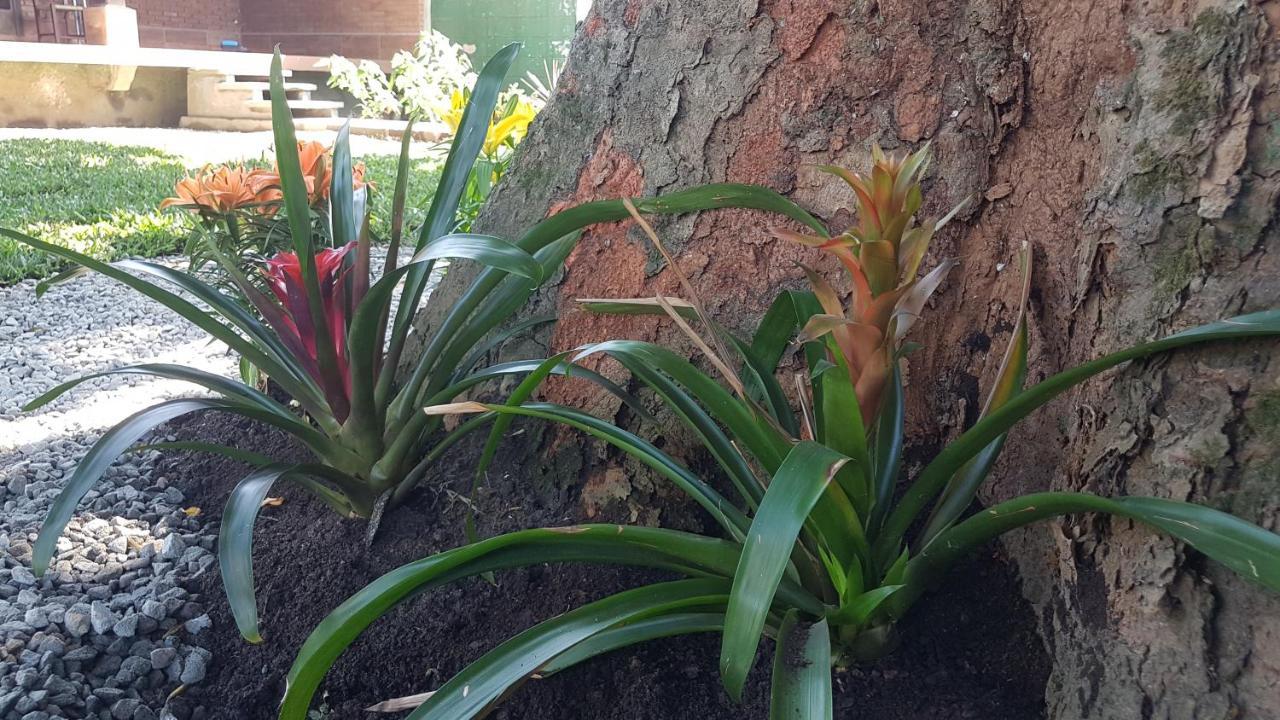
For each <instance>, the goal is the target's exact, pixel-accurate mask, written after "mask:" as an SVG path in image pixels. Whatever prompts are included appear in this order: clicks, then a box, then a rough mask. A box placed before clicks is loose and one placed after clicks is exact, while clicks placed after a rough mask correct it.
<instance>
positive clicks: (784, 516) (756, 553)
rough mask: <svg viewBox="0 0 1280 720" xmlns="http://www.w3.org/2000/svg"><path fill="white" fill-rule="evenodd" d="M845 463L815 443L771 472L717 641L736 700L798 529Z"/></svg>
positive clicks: (726, 679)
mask: <svg viewBox="0 0 1280 720" xmlns="http://www.w3.org/2000/svg"><path fill="white" fill-rule="evenodd" d="M846 462H848V458H846V457H844V456H843V455H840V454H839V453H837V452H835V451H833V450H831V449H829V448H826V447H824V446H822V445H819V444H818V443H815V442H802V443H800V444H798V445H796V446H795V447H794V448H792V450H791V452H790V453H788V455H787V458H786V460H785V461H783V463H782V466H781V467H779V468H778V471H777V472H776V473H775V474H774V476H773V481H772V482H771V483H770V484H769V490H768V491H767V492H766V493H765V495H764V501H763V502H761V503H760V510H759V511H758V512H757V513H756V516H755V518H754V519H753V520H752V521H751V529H750V531H749V532H748V533H747V539H746V540H745V541H744V543H743V553H742V558H741V560H739V562H738V568H737V570H736V571H735V572H734V576H733V591H732V592H731V593H730V596H729V608H728V610H727V611H726V612H725V628H724V637H723V639H722V642H721V646H720V674H721V676H722V679H723V680H724V686H725V689H726V690H728V692H729V695H730V696H731V697H732V698H734V699H735V700H739V701H741V699H742V687H743V685H744V683H745V682H746V679H747V673H748V672H749V671H750V670H751V666H752V665H753V664H754V663H755V658H756V648H757V647H758V646H759V644H760V633H761V631H762V630H763V629H764V624H765V618H766V617H767V616H768V614H769V609H770V607H771V606H772V605H773V598H774V594H775V592H776V591H777V588H778V583H779V582H780V581H781V580H782V574H783V572H784V571H785V570H786V566H787V559H788V557H790V555H791V551H792V548H793V547H794V546H795V544H796V539H797V538H798V537H799V535H800V529H801V528H802V527H803V526H804V522H805V519H806V518H807V517H808V516H809V512H810V511H812V510H813V507H814V505H815V504H817V502H818V499H819V498H820V497H822V495H823V493H825V492H826V490H827V486H828V485H830V484H831V481H832V479H833V478H834V477H835V474H836V472H838V471H839V470H840V468H841V466H843V465H844V464H845V463H846Z"/></svg>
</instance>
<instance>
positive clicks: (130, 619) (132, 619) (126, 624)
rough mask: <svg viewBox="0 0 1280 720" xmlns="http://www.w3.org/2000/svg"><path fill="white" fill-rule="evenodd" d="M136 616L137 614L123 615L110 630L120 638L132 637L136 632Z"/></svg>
mask: <svg viewBox="0 0 1280 720" xmlns="http://www.w3.org/2000/svg"><path fill="white" fill-rule="evenodd" d="M138 618H139V616H138V615H125V616H124V617H122V618H120V622H118V623H116V624H115V626H114V627H112V628H111V632H114V633H115V634H116V635H119V636H120V637H122V638H129V637H133V636H134V635H135V634H137V632H138Z"/></svg>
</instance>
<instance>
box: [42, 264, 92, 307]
mask: <svg viewBox="0 0 1280 720" xmlns="http://www.w3.org/2000/svg"><path fill="white" fill-rule="evenodd" d="M88 272H89V268H86V267H84V266H83V265H75V266H73V267H69V268H67V269H66V270H63V271H62V272H60V273H58V274H57V275H54V276H53V277H50V278H45V279H44V280H41V281H40V282H38V283H36V299H37V300H39V299H40V298H42V297H44V294H45V293H47V292H49V288H51V287H53V286H54V285H61V284H62V283H65V282H69V281H71V280H74V279H75V278H78V277H80V276H81V275H84V274H86V273H88Z"/></svg>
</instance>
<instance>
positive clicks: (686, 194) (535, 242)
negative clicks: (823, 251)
mask: <svg viewBox="0 0 1280 720" xmlns="http://www.w3.org/2000/svg"><path fill="white" fill-rule="evenodd" d="M632 202H633V203H634V205H635V207H636V209H637V210H638V211H639V212H640V213H644V214H655V213H656V214H666V215H680V214H684V213H689V212H697V211H700V210H711V209H715V208H729V207H732V208H752V209H757V210H768V211H772V212H778V213H781V214H783V215H786V216H788V217H791V218H792V219H795V220H798V221H800V222H803V223H805V224H806V225H809V226H810V227H811V228H813V229H814V230H815V231H817V232H819V233H822V234H823V235H824V236H825V233H826V231H825V230H824V229H823V228H822V224H821V223H820V222H818V220H817V219H816V218H814V217H813V216H812V215H810V214H809V213H808V212H806V211H805V210H803V209H802V208H801V207H800V206H798V205H796V204H795V203H793V202H791V201H790V200H788V199H786V198H784V197H782V196H781V195H779V194H778V193H776V192H774V191H773V190H770V189H769V188H765V187H760V186H758V185H741V184H733V183H723V184H713V185H700V186H698V187H694V188H690V189H688V190H682V191H679V192H674V193H670V194H667V195H662V196H659V197H651V198H633V199H632ZM629 217H631V213H630V212H629V211H628V210H627V208H626V205H625V204H623V201H622V200H600V201H597V202H590V203H585V204H583V205H577V206H574V207H571V208H569V209H567V210H564V211H562V212H559V213H556V214H555V215H552V216H551V217H549V218H547V219H545V220H543V221H541V222H539V223H538V224H536V225H534V226H533V227H532V228H531V229H530V230H529V231H528V232H526V233H525V234H524V236H523V237H521V238H520V239H519V240H518V241H517V242H516V244H517V245H519V246H520V247H521V248H523V249H524V250H525V251H527V252H531V253H537V252H538V251H540V250H542V249H543V248H545V247H547V246H549V245H551V244H552V243H555V242H557V241H560V240H562V239H564V238H565V237H566V236H571V235H573V234H574V233H576V232H578V231H580V230H582V229H583V228H585V227H587V226H589V225H594V224H596V223H602V222H616V221H618V220H625V219H627V218H629ZM566 252H567V250H566ZM504 277H505V275H504V273H501V272H500V271H496V270H486V271H484V272H481V273H480V274H479V275H478V276H477V277H476V279H475V281H474V282H472V284H471V286H470V287H469V288H468V289H467V291H466V292H465V293H463V295H462V296H461V297H459V299H458V301H457V303H456V304H455V309H454V311H453V312H451V313H450V314H449V315H448V316H447V317H446V318H445V319H444V320H443V321H442V322H441V324H440V327H439V329H437V330H436V333H435V335H433V336H432V338H431V340H430V341H429V342H428V344H427V347H426V349H425V350H424V351H423V352H422V356H421V358H420V359H419V366H418V368H417V369H415V372H414V376H413V378H412V379H411V380H410V382H409V383H407V384H406V388H407V390H406V392H408V393H409V395H408V397H407V399H404V398H402V399H403V400H404V402H403V403H401V405H400V406H399V407H397V408H396V413H397V415H396V417H397V418H398V420H399V421H401V422H403V421H404V420H406V419H407V418H408V417H409V414H408V411H409V409H410V407H411V404H412V402H413V401H414V399H416V398H417V397H419V393H420V391H421V389H422V383H423V381H424V379H425V376H426V374H427V372H428V371H429V370H430V368H431V367H432V366H434V364H435V361H436V360H437V359H438V358H439V357H440V355H441V354H442V353H443V352H444V349H445V348H444V346H445V344H447V343H448V342H450V341H451V340H453V339H454V337H455V335H456V334H457V333H458V328H459V327H460V326H461V325H462V324H463V323H465V322H466V320H467V318H468V317H469V316H470V314H471V313H472V312H473V311H474V309H475V307H476V306H477V305H478V304H479V303H480V301H481V300H482V299H483V298H485V297H486V296H487V295H488V294H489V293H490V292H491V291H492V290H493V289H494V288H495V287H496V286H497V285H498V283H500V282H502V280H503V279H504ZM403 309H404V306H403V305H402V306H401V310H403ZM401 315H403V313H401ZM406 332H407V330H406ZM394 347H395V346H394V342H393V349H394ZM393 356H394V358H395V360H393V361H392V362H391V365H392V367H394V363H395V362H398V357H399V355H398V353H389V359H390V358H391V357H393Z"/></svg>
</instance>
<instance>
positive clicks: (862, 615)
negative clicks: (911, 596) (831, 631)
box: [827, 585, 903, 627]
mask: <svg viewBox="0 0 1280 720" xmlns="http://www.w3.org/2000/svg"><path fill="white" fill-rule="evenodd" d="M902 587H903V586H902V585H881V586H880V587H878V588H874V589H872V590H868V591H867V592H864V593H862V594H860V595H858V596H857V597H855V598H853V599H852V600H850V601H849V602H847V603H843V604H841V605H840V607H839V609H837V610H835V611H834V612H831V613H828V615H827V619H828V620H830V621H831V624H832V625H852V626H855V627H856V626H859V625H863V624H864V623H866V622H867V621H868V620H870V619H871V614H872V613H874V612H875V611H876V610H877V609H878V608H879V607H880V606H881V605H883V604H884V601H885V600H888V599H889V597H890V596H891V595H893V594H894V593H896V592H898V591H899V590H901V589H902Z"/></svg>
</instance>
